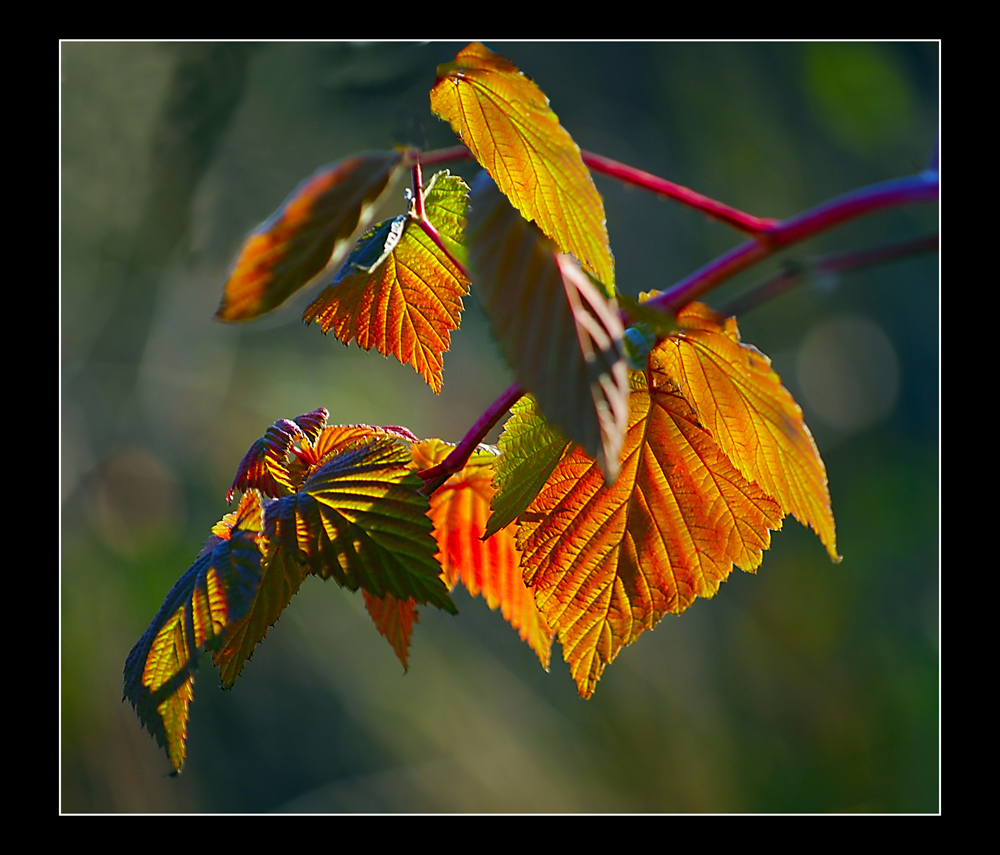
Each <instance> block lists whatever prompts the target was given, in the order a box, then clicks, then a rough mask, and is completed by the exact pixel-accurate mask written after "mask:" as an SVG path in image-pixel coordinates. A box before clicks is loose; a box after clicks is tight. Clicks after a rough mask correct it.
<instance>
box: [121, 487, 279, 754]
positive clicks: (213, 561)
mask: <svg viewBox="0 0 1000 855" xmlns="http://www.w3.org/2000/svg"><path fill="white" fill-rule="evenodd" d="M260 528H261V509H260V497H259V495H258V494H257V493H256V492H248V493H246V494H245V495H244V496H243V499H242V501H241V502H240V506H239V509H238V510H237V512H236V513H235V514H228V515H227V516H226V519H225V520H223V522H222V524H220V525H219V526H217V527H216V528H215V529H214V530H213V531H215V532H217V533H214V534H213V535H212V536H211V537H210V538H209V540H208V543H207V544H206V546H205V548H204V549H203V550H202V552H201V554H200V555H199V556H198V558H197V559H196V560H195V562H194V564H192V565H191V567H190V569H189V570H188V571H187V572H186V573H185V574H184V575H183V576H182V577H181V578H180V580H178V582H177V584H176V585H174V587H173V589H172V590H171V591H170V593H169V594H168V595H167V598H166V600H165V601H164V603H163V605H162V606H161V607H160V610H159V611H158V612H157V614H156V617H155V618H153V622H152V623H151V624H150V626H149V629H147V630H146V632H145V633H144V634H143V636H142V638H140V639H139V641H138V643H137V644H136V645H135V647H133V648H132V651H131V652H130V653H129V655H128V658H127V659H126V661H125V697H126V698H128V700H129V702H130V703H131V704H132V707H133V709H135V711H136V713H137V714H138V716H139V720H140V721H141V722H142V724H143V726H144V727H145V728H146V729H147V730H148V731H149V732H150V733H151V734H152V735H153V736H154V737H155V738H156V741H157V743H158V744H159V745H160V746H162V747H164V748H165V749H166V750H167V755H168V756H169V757H170V762H171V764H172V765H173V767H174V770H175V771H176V772H180V770H181V767H182V766H183V765H184V757H185V743H186V740H187V720H188V707H189V705H190V703H191V698H192V694H193V686H194V677H193V675H192V673H191V672H192V669H193V667H194V664H195V660H196V658H197V655H198V652H199V651H200V650H201V649H202V648H204V647H213V646H215V645H217V644H219V643H220V642H221V640H222V636H223V633H224V631H225V630H226V629H227V627H229V626H230V625H232V624H233V623H235V622H237V621H239V620H240V619H241V618H242V617H243V615H245V614H246V612H247V610H248V608H250V605H251V603H252V601H253V599H254V596H255V594H256V591H257V586H258V583H259V581H260V547H259V545H258V539H257V536H258V533H259V532H260ZM226 529H229V532H228V536H226V534H220V533H219V532H225V531H226Z"/></svg>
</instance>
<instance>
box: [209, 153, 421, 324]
mask: <svg viewBox="0 0 1000 855" xmlns="http://www.w3.org/2000/svg"><path fill="white" fill-rule="evenodd" d="M402 160H403V154H402V152H399V151H385V152H369V153H366V154H360V155H356V156H354V157H348V158H345V159H344V160H341V161H338V162H337V163H334V164H331V165H329V166H324V167H323V168H322V169H319V170H317V171H316V172H315V173H313V175H311V176H310V177H309V178H307V179H306V180H305V181H303V182H302V183H301V184H300V185H299V186H298V187H296V188H295V190H293V191H292V194H291V195H290V196H289V197H288V198H287V199H286V200H285V201H284V202H283V203H282V205H281V207H280V208H278V210H277V211H275V212H274V213H273V214H272V215H271V217H270V218H269V219H268V220H267V221H265V222H264V223H262V224H261V225H259V226H258V227H257V228H256V229H254V231H253V232H251V233H250V235H249V236H248V237H247V239H246V241H245V242H244V243H243V246H242V248H241V249H240V251H239V253H238V255H237V256H236V260H235V261H234V262H233V266H232V268H231V269H230V271H229V278H228V281H227V282H226V289H225V294H224V296H223V298H222V304H221V305H220V306H219V310H218V311H217V312H216V317H217V318H219V319H221V320H224V321H246V320H250V319H252V318H256V317H258V316H259V315H262V314H264V313H265V312H269V311H270V310H271V309H273V308H275V307H277V306H279V305H281V303H283V302H284V301H285V300H287V299H288V298H289V297H290V296H291V295H292V294H294V293H295V292H296V291H298V290H299V288H301V287H302V286H303V285H305V284H306V283H308V282H309V281H310V280H311V279H312V278H313V277H314V276H316V275H317V274H319V273H320V272H321V271H322V270H323V269H324V268H325V267H326V266H327V265H328V264H331V263H335V262H336V260H337V259H338V257H342V256H343V253H345V252H346V251H347V249H348V246H349V241H350V238H351V237H352V235H353V234H354V233H355V232H356V231H357V230H358V229H359V228H364V227H365V226H366V225H367V224H368V223H369V222H371V215H372V211H373V210H374V208H375V206H376V204H377V203H378V201H379V199H380V198H381V197H382V195H383V194H384V193H385V192H386V191H387V190H389V188H390V187H391V185H392V183H393V180H394V179H395V177H396V176H397V174H398V170H399V168H400V166H401V165H402Z"/></svg>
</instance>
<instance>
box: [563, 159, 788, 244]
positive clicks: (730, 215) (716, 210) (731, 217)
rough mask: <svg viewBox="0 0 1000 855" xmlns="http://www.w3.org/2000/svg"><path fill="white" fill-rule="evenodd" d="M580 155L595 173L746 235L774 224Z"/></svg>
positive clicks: (670, 183) (669, 183)
mask: <svg viewBox="0 0 1000 855" xmlns="http://www.w3.org/2000/svg"><path fill="white" fill-rule="evenodd" d="M581 154H582V155H583V162H584V163H585V164H587V166H588V167H589V168H590V169H593V170H594V171H595V172H600V173H601V174H603V175H607V176H610V177H611V178H617V179H618V180H619V181H623V182H625V183H626V184H633V185H635V186H636V187H642V188H643V189H644V190H650V191H652V192H653V193H656V194H657V195H659V196H666V197H667V198H669V199H673V200H674V201H676V202H680V203H681V204H683V205H687V206H688V207H689V208H694V209H695V210H697V211H701V212H703V213H705V214H708V216H710V217H713V218H714V219H716V220H721V221H722V222H724V223H728V224H729V225H731V226H734V227H736V228H738V229H739V230H740V231H743V232H747V233H748V234H752V235H762V234H767V233H768V232H769V231H770V230H771V229H772V228H774V226H776V225H777V224H778V221H777V220H770V219H763V218H761V217H755V216H753V215H752V214H747V213H744V212H743V211H740V210H738V209H737V208H733V207H730V206H729V205H725V204H723V203H722V202H716V201H715V200H714V199H709V198H708V196H702V195H701V193H696V192H695V191H694V190H691V189H689V188H687V187H683V186H681V185H680V184H674V182H673V181H667V180H666V179H665V178H660V177H658V176H656V175H653V174H652V173H649V172H644V171H643V170H641V169H636V168H635V167H634V166H628V165H627V164H624V163H619V162H618V161H617V160H612V159H611V158H610V157H604V156H603V155H600V154H593V153H591V152H589V151H584V152H581Z"/></svg>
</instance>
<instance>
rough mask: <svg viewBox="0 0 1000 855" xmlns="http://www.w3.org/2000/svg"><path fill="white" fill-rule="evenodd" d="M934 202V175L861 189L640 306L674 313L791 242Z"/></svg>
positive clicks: (743, 247) (790, 222) (797, 219)
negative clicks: (904, 207)
mask: <svg viewBox="0 0 1000 855" xmlns="http://www.w3.org/2000/svg"><path fill="white" fill-rule="evenodd" d="M937 198H938V174H937V173H936V172H930V171H928V172H921V173H920V174H919V175H911V176H908V177H906V178H896V179H893V180H891V181H883V182H882V183H880V184H873V185H871V186H869V187H862V188H861V189H860V190H855V191H853V192H851V193H846V194H845V195H843V196H838V197H837V198H836V199H831V200H829V201H828V202H824V203H823V204H821V205H817V206H816V207H815V208H813V209H812V210H809V211H806V212H805V213H802V214H799V215H798V216H795V217H790V218H789V219H787V220H783V221H782V222H780V223H778V225H777V226H775V227H774V228H773V229H771V230H770V231H769V232H768V233H767V237H766V240H752V241H747V242H746V243H744V244H740V246H738V247H736V248H734V249H732V250H730V251H729V252H727V253H725V254H724V255H721V256H719V257H718V258H716V259H715V260H714V261H711V262H709V263H708V264H706V265H705V266H704V267H702V268H701V269H700V270H696V271H695V272H694V273H692V274H691V275H690V276H688V277H687V278H686V279H682V280H681V281H680V282H678V283H677V284H676V285H674V286H673V287H672V288H670V289H668V290H667V291H664V292H663V293H662V294H660V295H659V296H658V297H655V298H653V299H652V300H649V301H648V302H647V303H646V304H645V305H647V306H648V307H649V308H653V309H659V310H660V311H663V312H676V311H677V310H678V309H680V308H682V307H683V306H686V305H687V304H688V303H690V302H691V301H692V300H696V299H697V298H698V297H701V296H702V295H703V294H705V293H707V292H708V291H711V290H712V289H713V288H714V287H716V286H717V285H719V284H720V283H722V282H724V281H725V280H727V279H729V278H731V277H733V276H735V275H736V274H737V273H739V272H741V271H743V270H746V268H748V267H750V266H751V265H753V264H756V263H757V262H758V261H760V260H761V259H763V258H767V257H768V256H770V255H773V254H774V253H776V252H778V250H780V249H784V248H785V247H787V246H790V245H791V244H793V243H796V242H798V241H801V240H805V239H806V238H809V237H813V236H814V235H817V234H820V233H821V232H824V231H826V230H827V229H831V228H833V227H834V226H838V225H840V224H841V223H843V222H846V221H847V220H853V219H856V218H857V217H862V216H865V215H866V214H872V213H874V212H876V211H881V210H884V209H886V208H894V207H899V206H900V205H915V204H918V203H921V202H933V201H935V200H936V199H937Z"/></svg>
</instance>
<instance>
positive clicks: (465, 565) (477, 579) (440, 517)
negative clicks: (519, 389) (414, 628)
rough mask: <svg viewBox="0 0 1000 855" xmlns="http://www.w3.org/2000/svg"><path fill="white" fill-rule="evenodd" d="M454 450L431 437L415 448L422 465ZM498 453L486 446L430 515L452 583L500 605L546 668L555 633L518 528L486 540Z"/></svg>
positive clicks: (441, 492) (441, 491)
mask: <svg viewBox="0 0 1000 855" xmlns="http://www.w3.org/2000/svg"><path fill="white" fill-rule="evenodd" d="M453 449H454V446H453V445H449V444H448V443H445V442H442V441H441V440H436V439H429V440H425V441H423V442H421V443H419V444H417V445H414V446H413V448H412V453H413V458H414V461H415V464H416V466H417V468H418V469H429V468H430V467H432V466H437V465H438V464H439V463H442V462H443V461H444V459H445V458H446V457H447V456H448V454H449V453H450V452H451V451H452V450H453ZM496 459H497V455H496V452H495V451H492V450H487V449H483V450H481V451H479V452H478V453H477V454H474V455H473V456H472V457H471V458H470V459H469V462H468V464H467V465H466V466H465V467H464V468H463V469H462V470H461V471H460V472H457V473H456V474H454V475H452V476H451V477H450V478H449V479H448V480H447V481H446V482H445V483H444V484H443V485H442V486H441V487H439V488H438V489H437V490H435V491H434V494H433V495H432V496H431V510H430V516H431V519H432V520H433V522H434V537H435V538H436V539H437V543H438V550H439V551H438V560H439V561H440V562H441V567H442V570H443V575H444V578H445V580H446V581H447V583H448V585H449V587H454V586H455V585H456V584H458V582H459V581H461V582H462V584H464V585H465V587H466V588H467V589H468V591H469V593H470V594H472V595H473V596H477V595H479V594H482V596H483V598H484V599H485V600H486V603H487V605H489V607H490V608H491V609H494V610H495V609H496V608H497V607H499V608H500V611H501V613H502V614H503V616H504V618H505V619H506V620H507V622H508V623H509V624H510V625H511V626H512V627H514V629H516V630H518V632H519V634H520V636H521V640H522V641H524V642H526V643H527V644H528V646H529V647H531V649H532V650H534V651H535V655H537V656H538V659H539V661H540V662H541V663H542V666H543V667H544V668H548V667H549V655H550V652H551V648H552V632H551V630H550V629H549V628H548V626H547V625H546V623H545V620H544V618H542V616H541V614H539V612H538V609H537V608H536V607H535V600H534V597H533V596H532V594H531V592H530V591H529V590H528V588H527V587H526V586H525V584H524V579H523V578H522V574H521V569H520V561H519V555H518V553H517V550H516V549H515V547H514V526H513V525H510V526H507V527H505V528H502V529H500V530H499V531H498V532H496V534H495V535H494V536H493V537H491V538H489V539H488V540H485V541H484V540H483V534H484V532H485V529H486V517H487V514H488V513H489V506H490V500H491V499H492V498H493V462H494V461H495V460H496Z"/></svg>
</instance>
